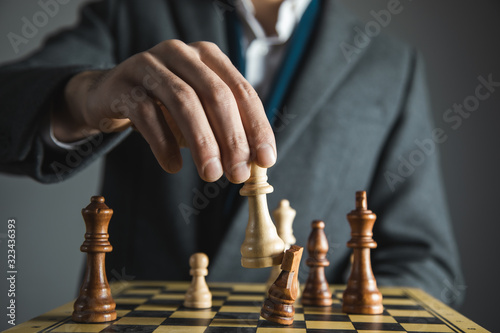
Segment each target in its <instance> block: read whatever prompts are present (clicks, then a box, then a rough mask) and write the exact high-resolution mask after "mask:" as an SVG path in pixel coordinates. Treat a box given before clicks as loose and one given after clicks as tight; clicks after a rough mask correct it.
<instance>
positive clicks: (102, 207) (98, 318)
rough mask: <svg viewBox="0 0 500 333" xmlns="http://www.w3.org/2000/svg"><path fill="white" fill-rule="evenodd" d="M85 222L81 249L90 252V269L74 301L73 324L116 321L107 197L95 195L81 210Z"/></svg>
mask: <svg viewBox="0 0 500 333" xmlns="http://www.w3.org/2000/svg"><path fill="white" fill-rule="evenodd" d="M82 215H83V219H84V220H85V227H86V233H85V241H84V242H83V244H82V246H81V247H80V250H81V251H82V252H86V253H87V267H86V271H85V277H84V280H83V284H82V287H81V288H80V296H79V297H78V299H77V300H76V301H75V304H74V306H73V308H74V311H73V315H72V319H73V321H76V322H79V323H100V322H107V321H112V320H115V319H116V311H115V307H116V304H115V302H114V301H113V297H112V296H111V289H110V288H109V284H108V280H107V278H106V271H105V268H104V258H105V255H106V252H111V251H112V250H113V247H112V246H111V244H110V243H109V241H108V237H109V235H108V225H109V220H110V219H111V215H113V210H112V209H110V208H109V207H108V206H106V204H105V203H104V197H99V196H94V197H92V198H91V199H90V204H89V205H88V206H87V207H85V208H84V209H82Z"/></svg>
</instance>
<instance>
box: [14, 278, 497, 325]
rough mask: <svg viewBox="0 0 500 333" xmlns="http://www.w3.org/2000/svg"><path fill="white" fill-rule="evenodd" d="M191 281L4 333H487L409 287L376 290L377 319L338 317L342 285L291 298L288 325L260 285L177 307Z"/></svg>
mask: <svg viewBox="0 0 500 333" xmlns="http://www.w3.org/2000/svg"><path fill="white" fill-rule="evenodd" d="M188 286H189V282H161V281H121V282H120V281H119V282H114V283H112V284H111V290H112V294H113V297H114V300H115V301H116V309H117V315H118V318H117V320H115V321H113V322H109V323H99V324H79V323H75V322H73V321H72V320H71V313H72V311H73V303H68V304H66V305H63V306H61V307H59V308H57V309H55V310H52V311H50V312H48V313H46V314H44V315H41V316H39V317H37V318H34V319H32V320H30V321H28V322H26V323H23V324H21V325H18V326H16V327H14V328H12V329H10V330H9V332H89V333H90V332H156V333H161V332H193V333H197V332H200V333H201V332H214V333H215V332H241V333H244V332H258V333H267V332H278V333H279V332H293V333H312V332H315V333H320V332H331V333H344V332H350V333H355V332H364V333H370V332H371V333H375V332H378V333H381V332H471V331H474V332H488V331H486V330H485V329H483V328H482V327H480V326H479V325H477V324H475V323H474V322H472V321H471V320H469V319H467V318H465V317H464V316H462V315H461V314H459V313H458V312H456V311H455V310H453V309H451V308H449V307H448V306H446V305H445V304H443V303H441V302H440V301H438V300H436V299H435V298H433V297H431V296H429V295H428V294H426V293H425V292H423V291H421V290H420V289H415V288H387V287H380V288H379V290H380V292H381V293H382V295H383V305H384V312H383V313H382V314H381V315H350V314H345V313H342V306H341V302H342V292H343V289H344V286H340V285H334V286H331V287H330V288H331V291H332V294H333V304H332V305H331V306H327V307H308V306H307V307H306V306H302V305H301V304H300V299H299V300H297V301H296V303H295V304H296V307H295V318H294V322H293V324H292V325H290V326H281V325H278V324H275V323H272V322H269V321H266V320H264V319H263V318H262V317H261V316H260V314H259V313H260V309H261V306H262V303H263V301H264V292H265V286H264V284H242V283H217V282H216V283H209V287H210V291H211V292H212V295H213V301H212V308H210V309H201V310H195V309H188V308H185V307H184V306H183V301H184V294H185V293H186V291H187V289H188Z"/></svg>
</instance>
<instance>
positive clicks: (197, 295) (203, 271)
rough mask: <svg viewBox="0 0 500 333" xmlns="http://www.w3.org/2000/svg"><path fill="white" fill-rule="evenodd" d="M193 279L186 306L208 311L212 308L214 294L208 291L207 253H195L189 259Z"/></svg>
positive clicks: (187, 293)
mask: <svg viewBox="0 0 500 333" xmlns="http://www.w3.org/2000/svg"><path fill="white" fill-rule="evenodd" d="M189 266H191V270H190V271H189V274H190V275H191V276H192V277H193V280H192V281H191V285H190V286H189V289H188V290H187V292H186V295H185V296H184V306H185V307H187V308H194V309H207V308H211V307H212V294H211V293H210V290H209V289H208V285H207V282H206V281H205V276H207V275H208V270H207V267H208V256H207V255H206V254H205V253H201V252H199V253H195V254H193V255H192V256H191V257H190V258H189Z"/></svg>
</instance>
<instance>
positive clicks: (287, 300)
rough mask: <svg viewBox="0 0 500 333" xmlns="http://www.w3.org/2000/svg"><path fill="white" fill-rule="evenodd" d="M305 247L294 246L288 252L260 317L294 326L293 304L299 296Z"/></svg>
mask: <svg viewBox="0 0 500 333" xmlns="http://www.w3.org/2000/svg"><path fill="white" fill-rule="evenodd" d="M303 250H304V248H303V247H301V246H297V245H292V246H291V247H290V248H289V249H288V250H286V252H285V255H284V257H283V263H282V264H281V273H280V275H279V276H278V278H277V279H276V281H275V282H274V283H273V285H272V286H271V288H269V291H268V295H269V296H268V297H267V299H266V300H265V302H264V305H262V309H261V310H260V315H261V316H262V317H263V318H264V319H266V320H269V321H272V322H274V323H277V324H281V325H291V324H293V316H294V314H295V307H294V306H293V303H295V300H296V299H297V295H298V289H299V288H298V286H299V283H298V276H299V266H300V259H301V258H302V251H303Z"/></svg>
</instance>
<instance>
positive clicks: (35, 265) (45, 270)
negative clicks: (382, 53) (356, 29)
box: [0, 0, 500, 331]
mask: <svg viewBox="0 0 500 333" xmlns="http://www.w3.org/2000/svg"><path fill="white" fill-rule="evenodd" d="M83 2H85V1H73V2H71V3H69V4H66V5H61V6H60V8H59V12H58V13H57V14H56V15H55V16H54V17H51V18H50V19H49V20H48V22H47V24H46V25H45V26H43V27H41V28H40V29H39V31H38V33H37V34H36V35H35V36H34V37H33V38H32V39H30V40H29V42H28V43H27V44H26V45H24V44H22V45H20V47H19V48H20V50H19V53H18V54H16V53H15V52H14V49H13V48H12V46H11V45H10V43H9V41H8V39H7V34H8V33H9V32H15V33H17V34H20V30H21V27H22V25H23V22H22V18H23V17H24V16H25V17H28V18H31V17H32V16H33V15H34V14H35V13H36V12H37V11H40V10H41V9H40V7H39V5H38V4H37V2H36V1H31V2H27V1H23V2H21V1H16V0H2V1H1V2H0V62H2V63H3V62H6V61H9V60H12V59H16V58H18V57H20V56H22V55H25V54H27V53H29V52H30V51H32V50H34V49H36V48H37V47H38V46H39V45H40V42H41V40H42V39H43V37H44V36H46V35H47V34H48V33H50V32H52V31H54V30H55V29H57V28H58V27H60V26H64V25H68V24H72V22H74V21H75V18H76V13H77V9H78V7H79V5H80V4H81V3H83ZM342 2H344V3H345V4H346V5H347V6H349V7H351V8H352V9H353V10H354V11H355V12H356V13H357V14H358V15H359V16H360V17H361V18H362V19H363V20H364V21H365V22H369V21H373V20H374V17H373V16H372V14H371V13H370V11H372V10H374V11H376V12H378V11H380V10H383V9H386V8H387V6H388V2H389V1H388V0H372V1H362V0H343V1H342ZM401 6H402V7H403V10H402V11H401V13H399V14H397V15H393V16H392V17H391V20H390V22H389V24H388V25H387V26H386V27H384V28H382V30H383V32H384V33H391V34H394V35H396V36H400V37H401V38H402V39H405V40H407V41H409V42H410V43H412V44H413V45H415V46H417V47H418V48H419V49H420V51H421V52H422V53H423V55H424V58H425V60H426V63H427V74H428V81H429V88H430V91H431V99H432V105H433V110H434V116H435V121H436V126H438V127H441V128H443V129H445V130H446V134H447V135H448V140H447V141H446V142H445V143H442V144H441V145H440V148H441V156H442V162H443V163H442V164H443V176H444V181H445V185H446V191H447V194H448V202H449V207H450V212H451V216H452V218H453V222H454V226H455V234H456V237H457V241H458V243H459V248H460V253H461V256H462V263H463V267H464V272H465V276H466V286H462V285H458V284H456V283H455V281H450V289H449V290H447V291H446V292H448V293H450V292H451V293H454V292H457V293H460V292H463V290H464V288H465V287H466V289H465V292H466V294H467V298H466V303H465V304H464V306H463V307H462V308H461V309H460V311H461V312H462V313H464V314H465V315H466V316H468V317H469V318H471V319H472V320H474V321H476V322H478V323H479V324H481V325H483V326H484V327H485V328H487V329H489V330H491V331H500V325H499V323H498V320H497V319H496V317H497V316H498V313H497V311H498V308H499V307H498V305H497V300H498V299H499V296H500V287H499V285H500V284H499V283H498V277H499V276H500V268H499V262H500V261H499V259H498V255H499V254H500V251H499V245H498V243H499V242H498V232H499V230H500V228H499V226H498V224H499V222H500V221H499V219H498V218H497V216H498V215H497V212H496V210H497V207H498V199H499V196H498V195H497V189H498V188H499V187H500V186H499V185H500V177H499V176H498V170H499V169H500V159H499V157H498V144H499V141H500V140H499V137H500V135H499V126H500V125H499V124H500V113H499V110H498V108H499V106H500V91H495V92H494V93H492V94H491V96H490V97H489V98H488V99H486V100H485V101H481V103H480V105H479V107H478V109H477V110H476V111H474V112H473V113H471V115H470V117H469V118H467V119H464V120H463V123H462V124H461V126H460V127H459V128H457V129H456V130H453V129H452V128H451V127H450V126H449V124H446V123H445V122H444V121H443V118H442V117H443V113H444V112H445V111H446V110H447V109H448V108H451V107H452V106H453V104H454V103H462V102H463V101H464V99H466V97H467V96H469V95H473V94H474V89H475V87H476V86H477V84H478V80H477V77H478V76H479V75H482V76H483V77H487V76H488V75H489V74H491V75H492V77H493V80H494V81H500V47H499V45H498V44H499V36H500V20H499V17H500V4H499V3H498V2H495V1H493V0H490V1H488V0H481V1H466V0H460V1H452V0H442V1H430V0H427V1H424V0H421V1H411V0H401ZM360 28H361V29H364V25H360ZM100 169H101V162H99V163H96V164H94V165H93V166H92V167H90V168H88V169H87V170H86V171H85V172H83V173H82V174H80V175H78V176H77V177H75V178H73V179H71V180H69V181H66V182H64V183H62V184H55V185H41V184H37V183H35V182H34V181H32V180H30V179H26V178H21V177H12V176H8V175H0V267H1V271H2V273H1V274H2V276H3V274H4V273H3V272H5V271H6V268H5V267H6V256H7V247H6V232H7V231H6V230H7V220H8V219H9V218H15V219H16V221H17V229H16V230H17V231H16V236H17V238H16V239H17V248H16V249H17V258H16V260H17V269H18V275H17V284H16V302H17V303H16V304H17V322H18V323H20V322H23V321H26V320H28V319H30V318H32V317H34V316H36V315H39V314H41V313H44V312H46V311H48V310H50V309H52V308H54V307H57V306H59V305H61V304H63V303H66V302H69V301H71V300H72V299H73V298H74V297H75V296H76V290H77V287H78V286H77V285H78V280H79V276H80V274H81V265H82V261H83V258H84V257H83V255H82V254H81V253H80V252H79V246H80V244H81V242H82V241H83V233H84V225H83V221H82V219H81V215H80V209H81V208H82V207H84V206H85V205H86V203H87V202H88V200H89V197H90V196H91V195H93V194H96V193H98V184H99V179H100ZM422 209H425V207H422ZM109 278H110V279H112V278H113V277H109ZM7 289H8V288H7V284H6V280H5V278H2V279H0V295H2V296H1V297H0V299H1V303H0V308H1V309H5V307H4V306H6V303H5V302H6V292H7ZM450 295H451V294H450ZM3 311H4V310H2V311H1V313H2V315H1V317H0V329H5V328H7V327H9V325H8V324H7V322H6V321H7V320H6V317H5V315H4V314H3Z"/></svg>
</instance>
